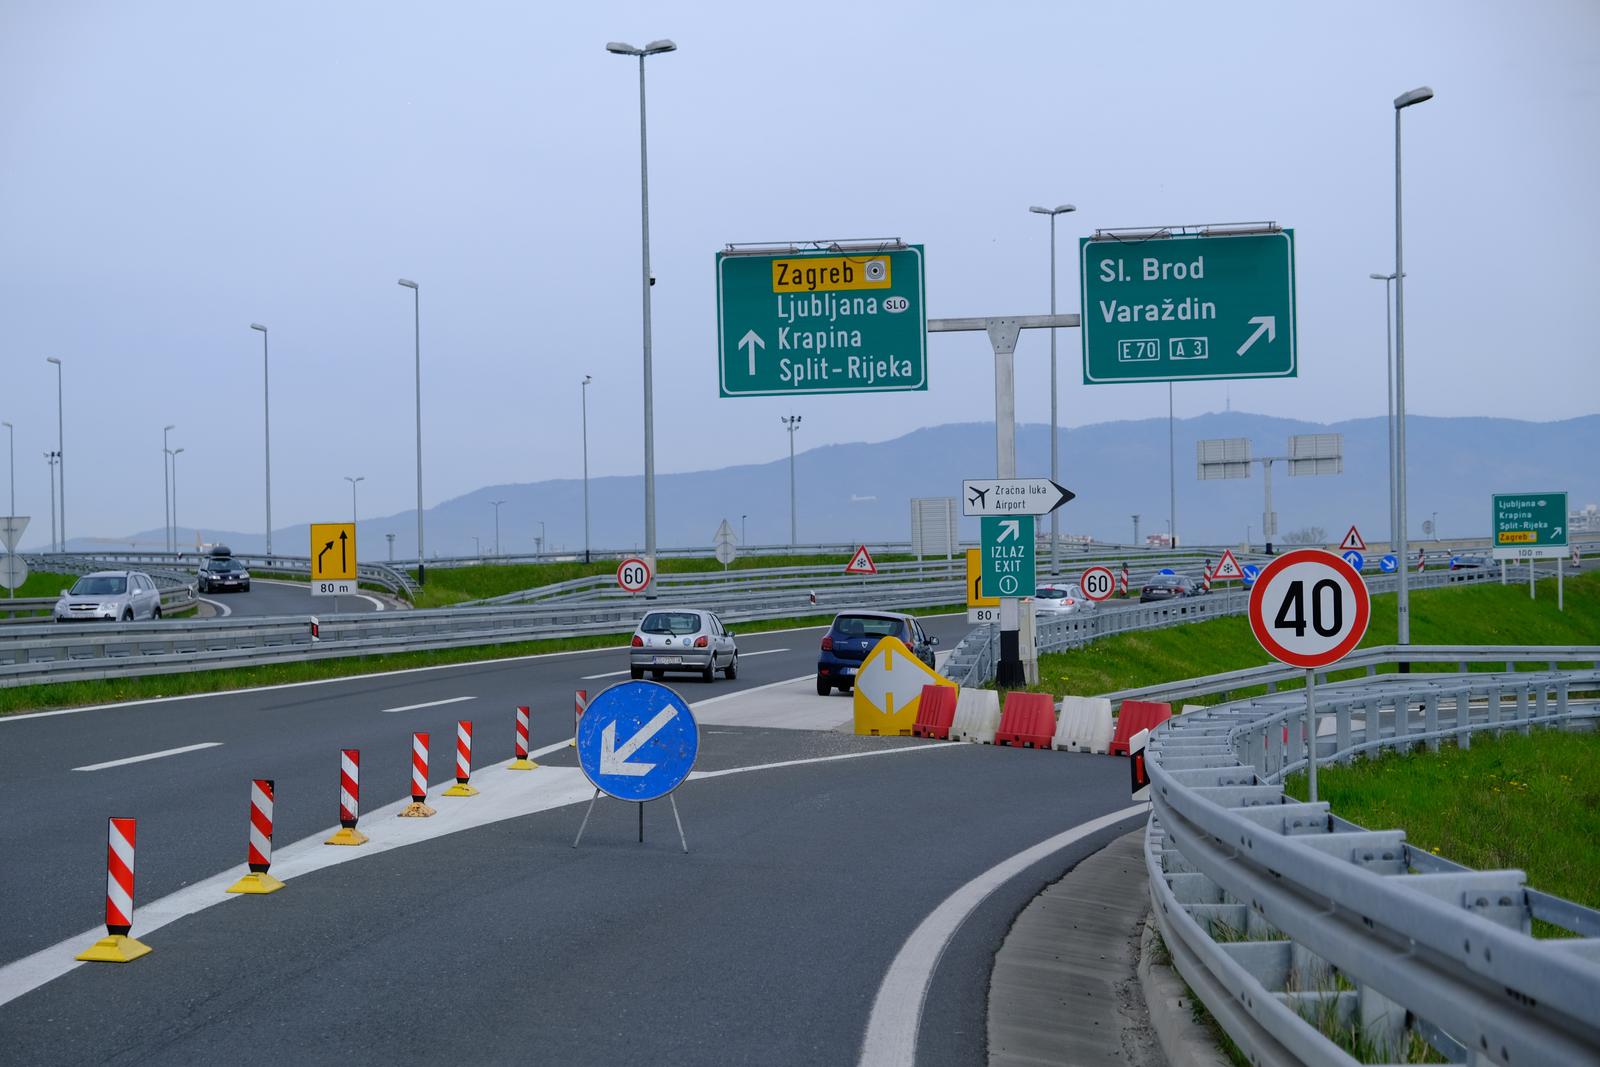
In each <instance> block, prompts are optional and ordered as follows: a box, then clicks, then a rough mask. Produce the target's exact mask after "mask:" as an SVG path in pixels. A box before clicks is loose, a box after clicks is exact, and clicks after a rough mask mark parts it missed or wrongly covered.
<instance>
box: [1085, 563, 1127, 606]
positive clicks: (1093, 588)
mask: <svg viewBox="0 0 1600 1067" xmlns="http://www.w3.org/2000/svg"><path fill="white" fill-rule="evenodd" d="M1078 588H1079V589H1081V590H1083V595H1084V597H1085V598H1086V599H1088V600H1093V601H1094V602H1095V603H1096V604H1098V603H1100V602H1101V601H1102V600H1110V599H1111V594H1113V593H1115V592H1116V591H1117V578H1116V575H1114V574H1112V573H1111V568H1110V567H1100V566H1095V567H1090V568H1089V569H1088V570H1085V571H1084V572H1083V574H1082V576H1081V577H1079V579H1078Z"/></svg>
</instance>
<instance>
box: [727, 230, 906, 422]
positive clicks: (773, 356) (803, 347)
mask: <svg viewBox="0 0 1600 1067" xmlns="http://www.w3.org/2000/svg"><path fill="white" fill-rule="evenodd" d="M717 353H718V355H717V360H718V372H717V382H718V389H719V390H720V393H721V395H722V396H794V395H797V394H803V393H887V392H902V391H906V390H914V389H927V388H928V320H927V311H926V301H925V300H924V299H923V282H922V246H921V245H900V246H897V247H893V248H884V249H876V250H860V249H852V250H849V251H839V250H834V249H820V250H815V251H804V252H792V251H791V252H784V253H781V254H778V253H767V252H762V253H759V254H749V253H744V252H718V253H717Z"/></svg>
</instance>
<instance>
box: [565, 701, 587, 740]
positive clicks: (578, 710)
mask: <svg viewBox="0 0 1600 1067" xmlns="http://www.w3.org/2000/svg"><path fill="white" fill-rule="evenodd" d="M588 707H589V691H588V690H587V689H580V690H578V691H577V693H575V694H573V701H572V743H571V744H569V745H568V746H567V747H568V748H577V747H578V724H579V723H580V722H582V721H583V713H584V711H585V710H586V709H587V708H588Z"/></svg>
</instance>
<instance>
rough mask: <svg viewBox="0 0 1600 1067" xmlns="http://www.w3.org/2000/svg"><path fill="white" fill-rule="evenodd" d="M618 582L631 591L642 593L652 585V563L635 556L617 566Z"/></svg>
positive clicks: (624, 588)
mask: <svg viewBox="0 0 1600 1067" xmlns="http://www.w3.org/2000/svg"><path fill="white" fill-rule="evenodd" d="M617 584H618V585H620V586H622V588H623V590H624V591H626V592H629V593H642V592H644V591H645V589H647V588H648V587H649V585H650V564H648V563H646V562H645V561H644V560H642V559H639V558H638V557H637V556H634V557H632V558H630V559H625V560H623V561H622V562H621V563H620V564H619V565H618V566H617Z"/></svg>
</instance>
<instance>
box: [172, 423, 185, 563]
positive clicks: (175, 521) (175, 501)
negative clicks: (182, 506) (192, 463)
mask: <svg viewBox="0 0 1600 1067" xmlns="http://www.w3.org/2000/svg"><path fill="white" fill-rule="evenodd" d="M182 451H183V449H181V448H174V449H173V450H172V544H173V547H174V548H176V547H177V544H178V453H179V452H182Z"/></svg>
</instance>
